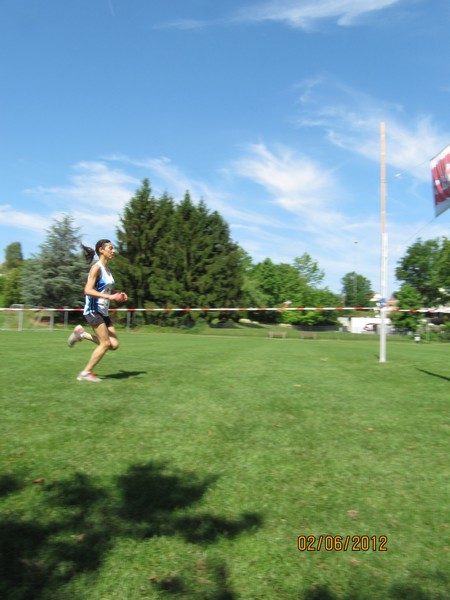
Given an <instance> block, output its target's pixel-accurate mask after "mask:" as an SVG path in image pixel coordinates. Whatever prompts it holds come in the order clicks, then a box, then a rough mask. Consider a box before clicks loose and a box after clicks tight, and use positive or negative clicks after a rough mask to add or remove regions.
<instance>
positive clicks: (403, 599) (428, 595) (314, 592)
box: [300, 573, 449, 600]
mask: <svg viewBox="0 0 450 600" xmlns="http://www.w3.org/2000/svg"><path fill="white" fill-rule="evenodd" d="M440 580H441V582H442V584H443V587H444V588H445V589H447V588H448V584H449V578H448V576H446V575H444V574H442V573H441V574H440ZM350 588H353V589H352V591H349V592H347V593H344V594H343V595H341V594H339V595H338V594H336V593H335V592H334V591H332V590H331V589H330V587H329V586H328V585H326V584H318V585H312V586H311V587H310V588H309V589H308V590H306V592H305V593H304V594H303V595H300V598H302V600H373V598H374V591H373V590H371V591H370V590H365V589H364V586H361V585H359V584H358V583H355V582H351V583H350ZM379 592H380V593H378V594H377V593H375V597H376V598H377V599H378V598H383V600H448V593H447V592H442V593H440V592H428V591H426V590H424V589H423V588H422V586H421V585H420V584H418V583H416V582H412V581H407V580H405V581H404V582H402V583H400V582H397V583H394V584H392V585H390V586H389V587H388V588H387V589H386V590H384V591H382V590H379Z"/></svg>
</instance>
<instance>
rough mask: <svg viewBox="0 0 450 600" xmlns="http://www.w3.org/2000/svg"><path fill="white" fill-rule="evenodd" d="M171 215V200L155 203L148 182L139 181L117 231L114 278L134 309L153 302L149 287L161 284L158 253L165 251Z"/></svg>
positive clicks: (154, 288) (154, 287)
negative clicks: (140, 184)
mask: <svg viewBox="0 0 450 600" xmlns="http://www.w3.org/2000/svg"><path fill="white" fill-rule="evenodd" d="M172 214H173V201H172V200H171V199H170V198H169V197H167V196H164V197H163V198H162V199H161V201H158V200H157V199H156V198H155V197H154V196H153V195H152V190H151V187H150V182H149V180H148V179H144V180H143V182H142V186H141V187H140V188H139V189H138V190H137V191H136V193H135V195H134V196H133V197H132V198H131V200H130V201H129V203H128V204H127V205H126V206H125V209H124V211H123V214H122V217H121V219H120V227H119V228H118V229H117V253H118V255H117V257H116V259H115V268H114V277H115V279H116V283H117V286H118V287H119V288H123V289H125V290H126V291H127V294H128V299H129V304H130V305H131V306H134V307H135V308H145V305H146V302H150V301H152V300H153V294H152V286H153V291H156V290H158V289H159V286H160V284H161V264H160V259H159V258H158V254H159V253H160V252H161V253H162V252H163V248H166V245H165V243H164V242H165V241H166V240H167V235H168V232H169V231H170V221H171V218H172ZM168 254H170V253H166V257H167V255H168ZM156 295H158V294H156ZM158 299H159V298H158Z"/></svg>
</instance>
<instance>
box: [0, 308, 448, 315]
mask: <svg viewBox="0 0 450 600" xmlns="http://www.w3.org/2000/svg"><path fill="white" fill-rule="evenodd" d="M109 310H110V311H112V312H167V313H169V312H288V311H312V310H319V311H329V310H337V311H340V312H343V311H348V310H353V311H368V310H370V311H373V310H375V311H380V310H383V309H381V308H377V307H375V308H374V307H373V306H365V307H363V306H296V307H289V308H283V307H278V308H272V307H271V308H260V307H250V308H228V307H215V308H187V307H186V308H110V309H109ZM384 310H385V312H386V313H391V312H394V313H395V312H409V313H435V314H439V313H450V307H445V306H444V307H440V308H394V307H384ZM0 311H6V312H24V311H25V312H39V311H47V312H83V309H82V308H0Z"/></svg>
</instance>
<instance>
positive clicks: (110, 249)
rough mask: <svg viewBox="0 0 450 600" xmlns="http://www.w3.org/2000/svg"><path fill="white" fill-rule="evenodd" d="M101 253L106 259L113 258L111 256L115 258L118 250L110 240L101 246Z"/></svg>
mask: <svg viewBox="0 0 450 600" xmlns="http://www.w3.org/2000/svg"><path fill="white" fill-rule="evenodd" d="M100 254H103V255H104V257H105V258H106V260H111V258H114V256H115V255H116V251H115V250H114V246H113V245H112V243H111V242H108V243H107V244H105V245H104V246H102V247H101V248H100Z"/></svg>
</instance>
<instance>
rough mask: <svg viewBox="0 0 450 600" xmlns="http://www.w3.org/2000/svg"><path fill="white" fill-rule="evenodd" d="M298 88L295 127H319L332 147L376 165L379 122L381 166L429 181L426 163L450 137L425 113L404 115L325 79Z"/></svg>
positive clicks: (383, 103)
mask: <svg viewBox="0 0 450 600" xmlns="http://www.w3.org/2000/svg"><path fill="white" fill-rule="evenodd" d="M299 90H300V91H299V107H300V108H299V113H298V117H297V119H296V121H295V123H296V125H297V126H298V127H315V128H319V129H321V130H322V131H323V133H324V136H326V137H327V138H328V140H329V141H330V142H331V143H332V144H334V145H335V146H338V147H340V148H343V149H344V150H347V151H349V152H351V153H353V154H356V155H359V156H363V157H364V158H367V159H369V160H371V161H377V162H379V160H380V123H382V122H383V123H385V132H386V163H387V164H388V165H391V166H392V167H394V168H395V169H397V170H398V171H400V172H403V171H408V172H410V173H411V175H412V176H413V177H416V178H418V179H420V180H422V181H426V180H429V160H430V159H431V158H432V157H433V156H434V155H435V154H436V153H437V152H438V151H439V150H441V149H442V148H443V147H444V146H445V145H446V144H447V143H448V139H449V138H450V132H445V131H443V130H442V127H440V126H439V125H438V124H437V123H435V122H434V121H433V119H432V117H431V116H430V115H418V116H415V117H414V116H413V117H409V116H407V115H405V114H404V110H403V107H401V106H399V105H396V104H392V103H388V102H386V101H383V100H379V99H377V98H373V97H371V96H368V95H367V94H364V93H361V92H360V91H358V90H355V89H353V88H351V87H349V86H346V85H344V84H342V83H340V82H338V81H336V80H333V78H331V77H329V76H326V77H325V76H323V77H316V78H315V79H311V80H308V81H305V82H303V83H302V84H300V86H299ZM330 98H332V99H333V100H332V101H330Z"/></svg>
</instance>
